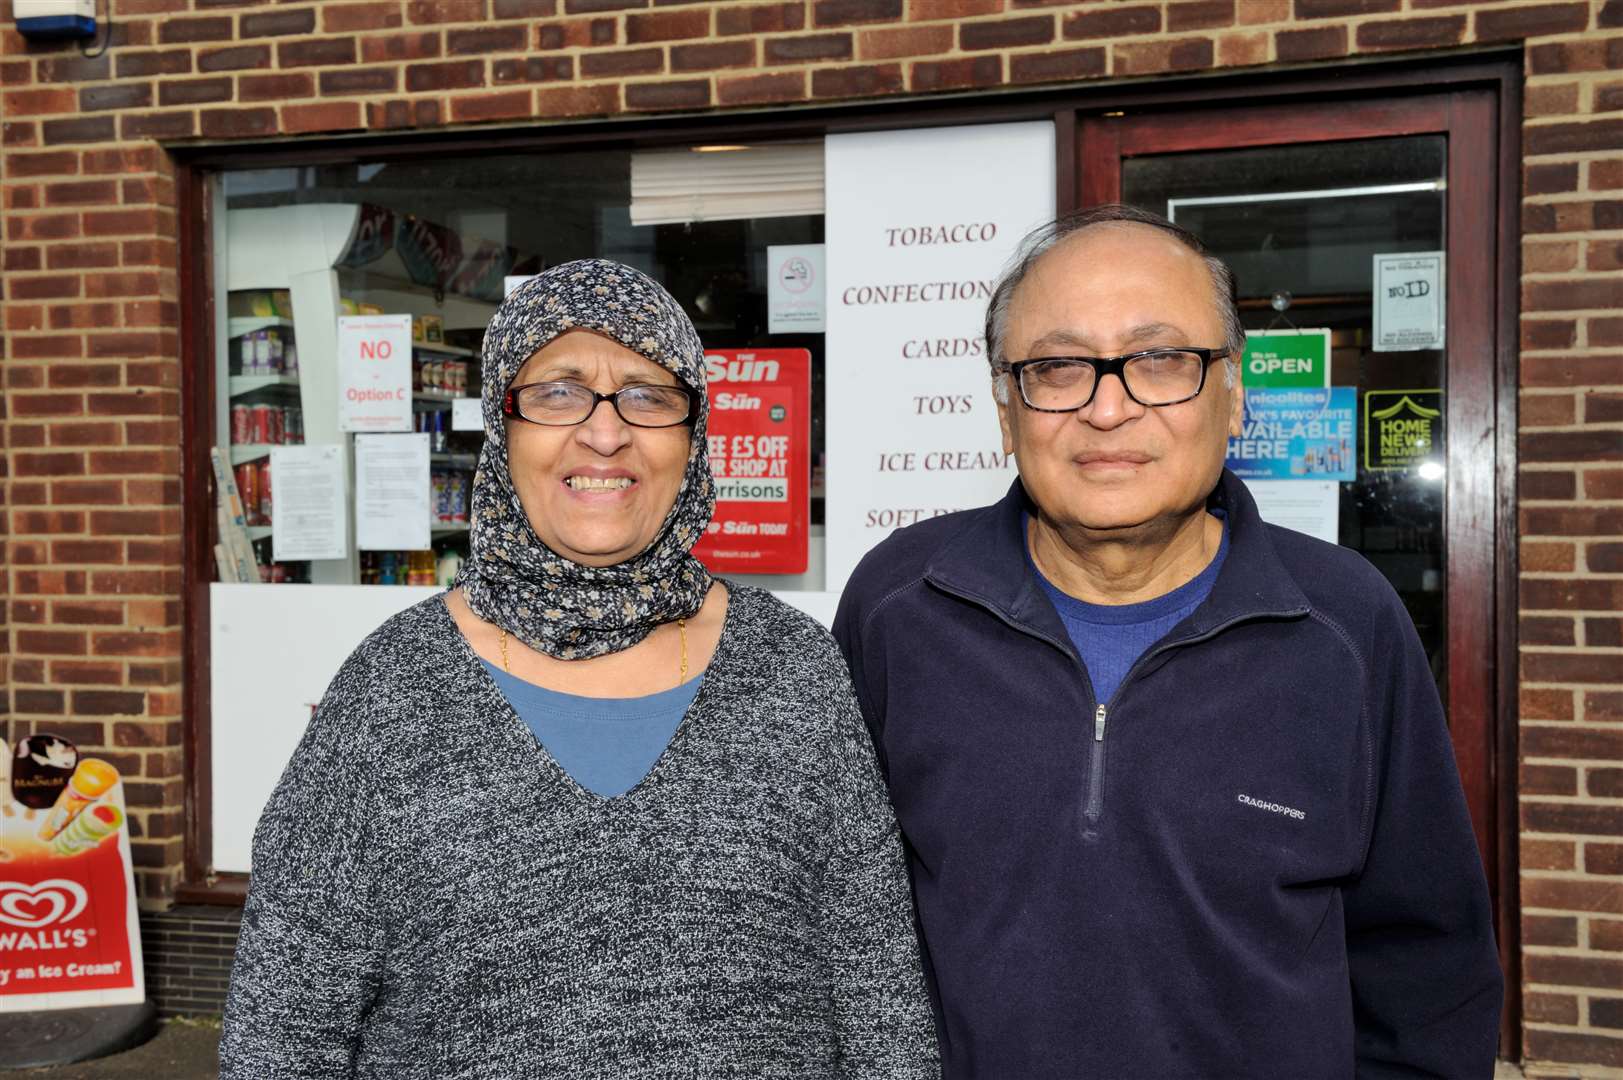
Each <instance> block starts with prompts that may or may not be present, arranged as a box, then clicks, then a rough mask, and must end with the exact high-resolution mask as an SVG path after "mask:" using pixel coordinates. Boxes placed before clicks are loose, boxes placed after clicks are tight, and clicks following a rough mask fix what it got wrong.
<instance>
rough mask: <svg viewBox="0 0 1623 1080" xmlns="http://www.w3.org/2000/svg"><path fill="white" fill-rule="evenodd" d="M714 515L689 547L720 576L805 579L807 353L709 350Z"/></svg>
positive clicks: (808, 429) (808, 507)
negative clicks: (785, 575)
mask: <svg viewBox="0 0 1623 1080" xmlns="http://www.w3.org/2000/svg"><path fill="white" fill-rule="evenodd" d="M704 359H705V368H706V375H707V377H708V380H709V395H710V428H709V442H710V469H711V471H712V472H713V473H714V474H715V477H716V514H715V517H713V518H711V520H710V528H709V529H708V530H707V532H706V533H705V535H704V537H702V538H701V539H700V540H699V542H698V544H696V545H695V546H694V548H693V553H694V554H695V555H697V556H698V557H699V558H700V559H701V560H703V561H704V564H705V565H706V566H708V567H709V568H710V569H711V570H713V571H715V572H716V573H719V574H803V573H805V572H806V542H807V538H808V535H809V531H810V522H811V353H810V352H808V351H806V350H805V349H712V350H709V351H708V352H706V353H705V358H704Z"/></svg>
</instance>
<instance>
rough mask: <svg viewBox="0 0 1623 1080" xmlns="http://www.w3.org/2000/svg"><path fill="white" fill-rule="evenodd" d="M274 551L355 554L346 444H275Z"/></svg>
mask: <svg viewBox="0 0 1623 1080" xmlns="http://www.w3.org/2000/svg"><path fill="white" fill-rule="evenodd" d="M270 460H271V505H272V506H273V507H274V508H275V512H274V513H273V514H272V515H271V557H272V558H274V559H276V560H277V561H278V562H287V561H289V560H292V559H342V558H344V557H345V556H347V555H348V554H349V528H348V520H347V519H348V517H349V514H348V508H347V507H346V505H345V501H344V448H343V447H342V446H338V445H330V446H276V447H272V448H271V453H270Z"/></svg>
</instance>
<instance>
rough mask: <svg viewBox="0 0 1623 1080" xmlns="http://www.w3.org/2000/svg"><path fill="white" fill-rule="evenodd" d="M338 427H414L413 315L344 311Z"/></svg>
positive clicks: (340, 332) (340, 326)
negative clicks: (412, 382)
mask: <svg viewBox="0 0 1623 1080" xmlns="http://www.w3.org/2000/svg"><path fill="white" fill-rule="evenodd" d="M338 430H339V431H410V430H411V316H410V315H340V316H339V317H338Z"/></svg>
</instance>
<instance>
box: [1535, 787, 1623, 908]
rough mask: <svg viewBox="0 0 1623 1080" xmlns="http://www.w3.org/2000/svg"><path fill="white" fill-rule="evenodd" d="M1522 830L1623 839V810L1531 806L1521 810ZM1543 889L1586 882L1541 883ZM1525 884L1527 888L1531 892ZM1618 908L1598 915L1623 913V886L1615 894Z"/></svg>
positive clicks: (1566, 804) (1561, 905) (1540, 905)
mask: <svg viewBox="0 0 1623 1080" xmlns="http://www.w3.org/2000/svg"><path fill="white" fill-rule="evenodd" d="M1521 821H1522V829H1523V830H1525V831H1527V832H1547V833H1579V834H1583V835H1592V836H1620V835H1623V806H1587V805H1577V804H1571V803H1527V802H1524V803H1523V804H1522V807H1521ZM1538 884H1540V885H1551V886H1553V885H1562V886H1565V885H1582V884H1587V883H1586V882H1567V881H1560V882H1549V881H1546V882H1539V883H1538ZM1530 887H1531V885H1529V884H1525V883H1524V886H1523V888H1524V889H1526V888H1530ZM1610 902H1611V903H1612V904H1613V905H1614V906H1611V907H1606V908H1595V909H1593V910H1597V911H1601V910H1604V911H1620V912H1623V884H1620V885H1619V886H1618V887H1617V889H1615V890H1614V891H1613V893H1612V894H1611V901H1610ZM1532 906H1534V907H1564V906H1567V905H1564V904H1545V903H1537V904H1532Z"/></svg>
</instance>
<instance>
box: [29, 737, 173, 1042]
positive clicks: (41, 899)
mask: <svg viewBox="0 0 1623 1080" xmlns="http://www.w3.org/2000/svg"><path fill="white" fill-rule="evenodd" d="M0 759H3V760H0V770H3V772H0V782H3V783H0V841H3V842H0V1013H3V1012H32V1011H35V1010H44V1009H67V1008H84V1007H86V1006H98V1005H129V1004H139V1003H140V1002H141V1001H144V1000H145V999H146V987H145V985H144V983H143V981H142V972H141V930H140V924H139V923H138V922H137V919H136V909H135V879H134V874H133V872H132V869H131V860H130V837H129V826H128V821H127V816H126V810H125V805H124V782H123V778H122V777H121V776H120V775H119V771H118V769H117V767H116V766H114V765H113V764H111V763H110V762H107V761H103V760H101V759H99V758H87V757H83V756H81V755H80V753H79V750H78V748H77V747H76V746H74V744H73V743H72V742H71V741H69V740H68V739H65V738H63V737H62V736H60V735H54V734H51V733H49V732H38V733H35V734H33V735H28V736H25V737H24V738H22V739H20V740H19V741H18V742H17V743H16V745H15V746H12V745H9V744H8V743H6V742H5V740H3V739H0Z"/></svg>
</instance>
